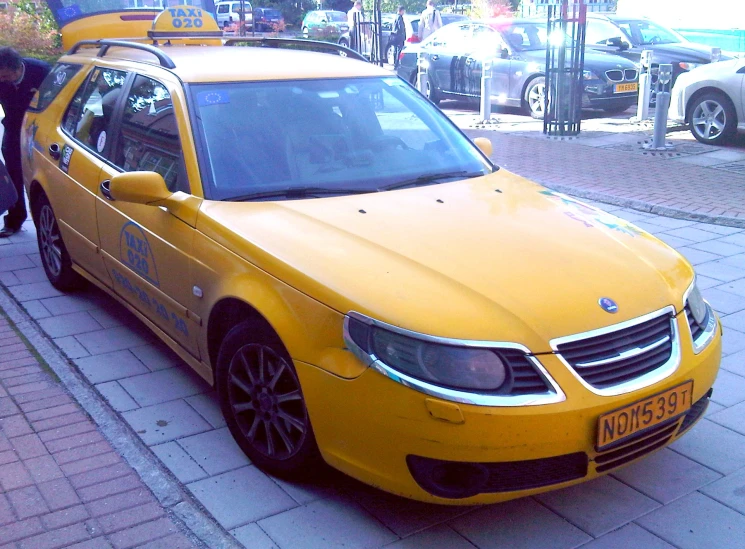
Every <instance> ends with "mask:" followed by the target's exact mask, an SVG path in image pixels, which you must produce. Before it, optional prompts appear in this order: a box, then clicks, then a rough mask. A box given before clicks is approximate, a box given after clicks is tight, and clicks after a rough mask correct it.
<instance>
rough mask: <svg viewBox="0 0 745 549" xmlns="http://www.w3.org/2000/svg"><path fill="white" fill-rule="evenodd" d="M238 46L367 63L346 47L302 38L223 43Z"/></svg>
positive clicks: (239, 39) (365, 59)
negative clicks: (343, 57)
mask: <svg viewBox="0 0 745 549" xmlns="http://www.w3.org/2000/svg"><path fill="white" fill-rule="evenodd" d="M240 44H258V45H259V46H262V47H267V48H283V47H286V48H288V49H293V46H295V47H299V49H307V50H308V51H316V52H319V53H329V52H333V53H338V54H344V55H346V57H351V58H352V59H356V60H358V61H365V62H368V60H367V58H366V57H365V56H364V55H362V54H361V53H358V52H356V51H354V50H352V49H350V48H347V47H346V46H342V45H341V44H333V43H331V42H321V41H319V40H305V39H302V38H264V37H262V36H247V37H242V38H228V39H227V40H226V41H225V45H226V46H236V45H240Z"/></svg>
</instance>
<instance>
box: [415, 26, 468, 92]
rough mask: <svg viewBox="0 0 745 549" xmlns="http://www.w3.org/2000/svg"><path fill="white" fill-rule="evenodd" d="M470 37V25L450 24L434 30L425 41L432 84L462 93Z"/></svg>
mask: <svg viewBox="0 0 745 549" xmlns="http://www.w3.org/2000/svg"><path fill="white" fill-rule="evenodd" d="M470 39H471V25H450V26H447V27H443V28H441V29H440V30H438V31H437V32H435V33H434V34H433V35H432V36H431V37H430V38H429V39H428V40H427V41H425V45H426V46H427V60H428V62H429V67H428V68H427V70H428V71H430V73H431V78H432V82H433V83H434V85H435V86H436V87H437V88H438V89H440V90H442V91H445V92H447V93H462V90H463V87H464V83H463V72H462V68H463V67H462V66H461V62H462V61H464V60H465V56H466V55H467V51H468V48H469V44H470Z"/></svg>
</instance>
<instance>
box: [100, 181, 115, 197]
mask: <svg viewBox="0 0 745 549" xmlns="http://www.w3.org/2000/svg"><path fill="white" fill-rule="evenodd" d="M109 185H111V179H105V180H104V181H101V194H102V195H103V196H104V198H105V199H106V200H110V201H112V202H113V201H114V200H116V198H114V197H113V196H112V195H111V190H110V189H109Z"/></svg>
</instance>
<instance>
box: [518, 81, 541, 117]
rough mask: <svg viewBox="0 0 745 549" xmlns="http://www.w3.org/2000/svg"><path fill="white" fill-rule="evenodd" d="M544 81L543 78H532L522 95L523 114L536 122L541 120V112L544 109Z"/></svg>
mask: <svg viewBox="0 0 745 549" xmlns="http://www.w3.org/2000/svg"><path fill="white" fill-rule="evenodd" d="M545 96H546V79H545V78H544V77H543V76H537V77H536V78H533V80H531V81H530V82H528V85H527V86H525V93H524V94H523V105H524V109H525V113H526V114H529V115H530V116H532V117H533V118H535V119H536V120H543V111H544V109H545V107H546V99H545Z"/></svg>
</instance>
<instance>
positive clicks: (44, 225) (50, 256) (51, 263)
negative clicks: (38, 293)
mask: <svg viewBox="0 0 745 549" xmlns="http://www.w3.org/2000/svg"><path fill="white" fill-rule="evenodd" d="M39 237H40V238H39V241H40V243H41V256H42V259H43V261H44V263H45V265H46V266H47V269H49V273H50V274H51V275H52V276H53V277H58V276H60V273H61V272H62V239H61V237H60V233H59V227H58V225H57V219H56V218H55V217H54V212H53V211H52V208H51V206H49V205H48V204H44V205H43V206H42V207H41V211H40V212H39Z"/></svg>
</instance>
